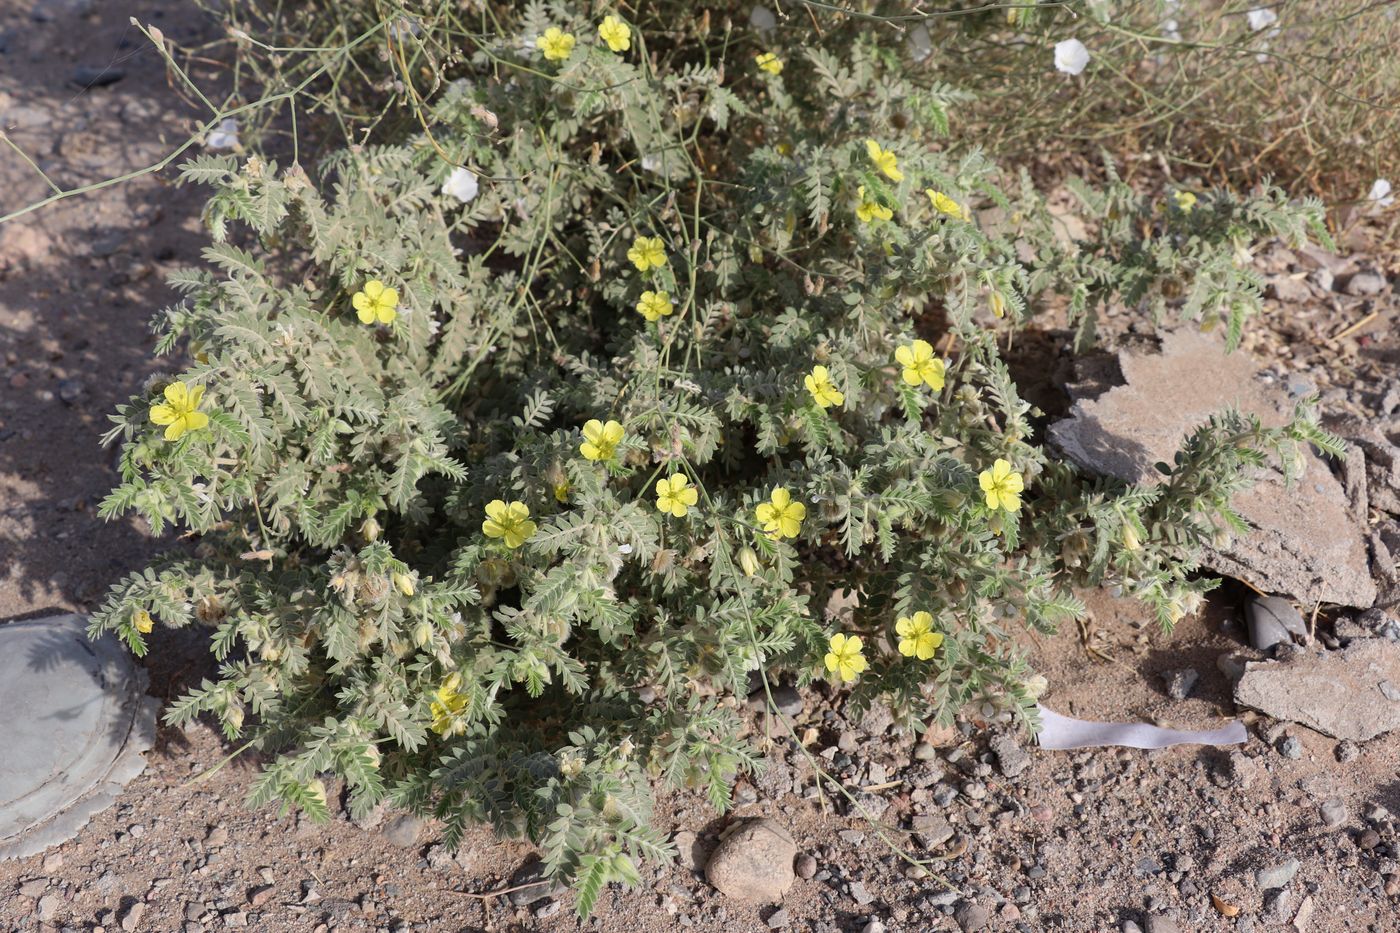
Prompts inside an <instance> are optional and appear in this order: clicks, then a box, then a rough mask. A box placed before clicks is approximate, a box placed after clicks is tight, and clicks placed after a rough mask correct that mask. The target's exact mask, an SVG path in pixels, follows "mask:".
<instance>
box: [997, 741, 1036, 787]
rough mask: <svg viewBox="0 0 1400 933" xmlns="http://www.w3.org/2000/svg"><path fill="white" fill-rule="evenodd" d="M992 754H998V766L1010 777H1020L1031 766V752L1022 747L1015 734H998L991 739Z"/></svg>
mask: <svg viewBox="0 0 1400 933" xmlns="http://www.w3.org/2000/svg"><path fill="white" fill-rule="evenodd" d="M991 749H992V754H993V755H995V756H996V759H997V767H998V768H1000V769H1001V773H1002V774H1004V775H1006V776H1007V777H1009V778H1014V777H1018V776H1019V775H1020V774H1021V772H1022V771H1025V770H1026V769H1027V768H1029V767H1030V766H1031V756H1030V754H1029V753H1028V752H1027V751H1026V750H1025V749H1024V748H1022V747H1021V743H1020V742H1018V741H1017V740H1016V737H1015V736H1014V735H1007V734H1003V735H998V736H995V737H994V738H993V739H992V741H991Z"/></svg>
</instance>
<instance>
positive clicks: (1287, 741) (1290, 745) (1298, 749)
mask: <svg viewBox="0 0 1400 933" xmlns="http://www.w3.org/2000/svg"><path fill="white" fill-rule="evenodd" d="M1278 753H1279V754H1280V755H1282V756H1283V757H1285V758H1288V759H1290V760H1292V761H1298V760H1300V759H1302V757H1303V743H1302V741H1301V740H1300V739H1299V738H1298V737H1297V736H1296V735H1285V736H1284V737H1283V738H1281V739H1279V741H1278Z"/></svg>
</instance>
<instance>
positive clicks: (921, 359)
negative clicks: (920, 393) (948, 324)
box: [894, 340, 947, 392]
mask: <svg viewBox="0 0 1400 933" xmlns="http://www.w3.org/2000/svg"><path fill="white" fill-rule="evenodd" d="M894 358H895V362H897V363H899V365H900V366H903V367H904V381H905V382H907V383H909V384H910V385H911V386H917V385H924V384H927V385H928V387H929V388H930V389H933V390H934V391H935V392H937V391H938V390H939V389H942V388H943V377H944V375H945V374H946V372H947V367H945V366H944V364H943V361H942V360H940V359H935V358H934V355H933V345H932V344H930V343H929V342H928V341H927V340H915V341H914V342H913V343H911V344H909V345H908V346H904V347H899V348H897V349H896V350H895V351H894Z"/></svg>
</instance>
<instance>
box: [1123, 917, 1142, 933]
mask: <svg viewBox="0 0 1400 933" xmlns="http://www.w3.org/2000/svg"><path fill="white" fill-rule="evenodd" d="M1118 929H1119V930H1120V933H1142V927H1140V926H1138V925H1137V924H1136V923H1134V922H1133V921H1131V920H1124V921H1123V925H1122V926H1121V927H1119V928H1118Z"/></svg>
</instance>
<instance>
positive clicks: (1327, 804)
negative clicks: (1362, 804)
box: [1317, 797, 1347, 829]
mask: <svg viewBox="0 0 1400 933" xmlns="http://www.w3.org/2000/svg"><path fill="white" fill-rule="evenodd" d="M1317 813H1318V816H1320V817H1322V828H1323V829H1338V828H1340V827H1341V825H1342V824H1343V823H1345V822H1346V821H1347V805H1346V804H1344V803H1342V801H1340V800H1338V799H1337V798H1335V797H1332V798H1329V799H1327V800H1324V801H1322V805H1321V806H1319V807H1318V808H1317Z"/></svg>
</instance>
